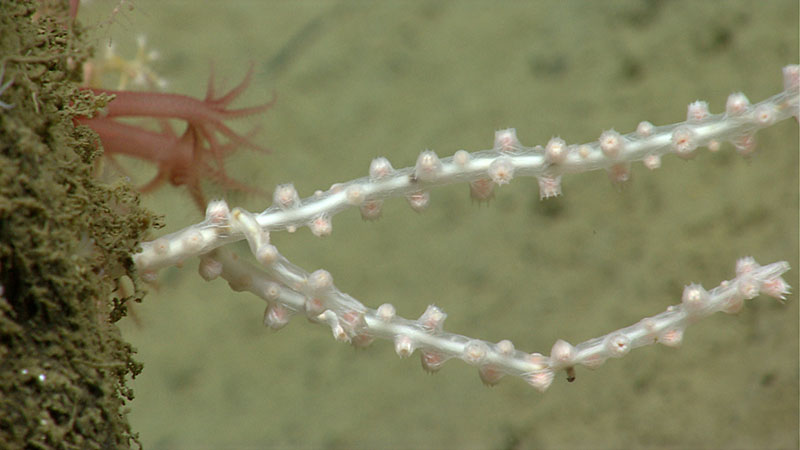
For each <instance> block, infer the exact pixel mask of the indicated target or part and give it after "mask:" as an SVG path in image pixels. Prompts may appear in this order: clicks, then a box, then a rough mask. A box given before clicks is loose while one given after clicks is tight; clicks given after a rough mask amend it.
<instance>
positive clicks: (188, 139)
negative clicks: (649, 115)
mask: <svg viewBox="0 0 800 450" xmlns="http://www.w3.org/2000/svg"><path fill="white" fill-rule="evenodd" d="M252 74H253V69H252V67H251V68H250V70H249V71H248V73H247V75H246V76H245V78H244V80H242V82H241V83H239V85H237V86H236V87H234V88H233V89H231V90H230V91H229V92H227V93H226V94H223V95H221V96H219V97H217V96H216V95H215V92H214V76H213V73H212V75H211V76H210V77H209V81H208V89H207V91H206V97H205V99H203V100H199V99H195V98H192V97H188V96H185V95H178V94H168V93H160V92H134V91H113V90H106V89H91V91H92V92H93V93H95V94H98V95H99V94H107V95H109V96H113V97H114V98H113V100H112V101H111V102H110V103H109V104H108V106H107V108H106V110H105V111H104V113H103V114H102V115H101V116H100V117H91V118H89V117H82V118H79V119H78V120H77V122H78V123H79V124H82V125H86V126H88V127H89V128H91V129H92V130H94V131H95V132H96V133H97V135H98V136H99V137H100V142H101V143H102V145H103V149H104V151H105V154H106V156H108V157H109V158H111V160H112V161H114V160H113V156H114V155H126V156H131V157H134V158H138V159H142V160H145V161H149V162H152V163H155V164H156V165H157V166H158V173H157V174H156V176H155V177H154V178H153V179H152V180H151V181H150V182H148V183H147V184H145V185H144V186H143V187H142V188H140V189H141V191H142V192H147V191H151V190H153V189H155V188H157V187H158V186H160V185H161V184H163V182H164V181H169V182H170V183H171V184H172V185H175V186H181V185H185V186H186V187H187V188H188V190H189V193H190V195H191V196H192V198H193V200H194V201H195V203H197V204H198V206H199V207H200V208H201V209H202V208H204V207H205V204H206V198H205V195H204V194H203V192H202V188H201V182H202V181H203V180H204V179H206V178H209V179H212V180H214V181H216V182H218V183H220V184H221V185H223V186H224V187H226V188H230V189H236V190H241V191H250V192H258V189H256V188H252V187H249V186H247V185H245V184H243V183H240V182H237V181H236V180H234V179H232V178H230V177H229V176H228V175H227V174H226V173H225V168H224V159H225V157H226V156H227V155H229V154H230V153H231V152H232V151H233V150H235V149H236V148H237V147H247V148H250V149H253V150H262V151H263V150H266V149H265V148H263V147H261V146H258V145H256V144H255V143H253V142H252V141H251V140H250V139H249V138H250V136H243V135H240V134H238V133H236V132H235V131H234V130H232V129H231V128H230V127H229V126H228V125H226V124H225V122H226V121H227V120H231V119H238V118H243V117H248V116H252V115H254V114H259V113H262V112H264V111H266V110H267V109H269V108H270V107H271V106H272V105H273V103H274V102H275V98H274V96H273V99H272V100H271V101H270V102H268V103H266V104H263V105H259V106H254V107H249V108H240V109H229V108H228V106H229V105H230V103H232V102H233V101H234V100H235V99H236V98H237V97H239V96H240V95H241V94H242V93H243V92H244V91H245V90H246V89H247V86H248V85H249V83H250V81H251V78H252ZM121 117H148V118H154V119H157V120H158V121H159V123H160V124H161V131H160V132H157V131H151V130H148V129H146V128H143V127H140V126H136V125H131V124H128V123H123V122H120V121H118V120H115V119H116V118H121ZM170 119H178V120H182V121H185V122H186V130H185V131H184V132H183V134H182V135H180V136H179V135H178V134H177V133H175V131H174V130H173V128H172V126H171V124H170V123H169V120H170ZM251 134H252V133H251Z"/></svg>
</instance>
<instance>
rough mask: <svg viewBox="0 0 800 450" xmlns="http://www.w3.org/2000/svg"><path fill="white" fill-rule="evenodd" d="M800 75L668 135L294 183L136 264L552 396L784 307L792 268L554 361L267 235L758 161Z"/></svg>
mask: <svg viewBox="0 0 800 450" xmlns="http://www.w3.org/2000/svg"><path fill="white" fill-rule="evenodd" d="M798 72H800V70H798V66H789V67H786V68H785V69H784V89H785V90H784V91H783V92H781V93H780V94H777V95H775V96H773V97H771V98H769V99H767V100H764V101H762V102H760V103H758V104H756V105H751V104H750V102H749V101H748V100H747V98H746V97H745V96H744V95H743V94H740V93H737V94H732V95H731V96H730V97H729V99H728V102H727V107H726V112H725V113H723V114H717V115H712V114H710V113H709V111H708V105H707V104H706V103H705V102H701V101H697V102H694V103H692V104H691V105H689V108H688V112H687V120H686V121H685V122H681V123H677V124H673V125H667V126H661V127H656V126H654V125H653V124H651V123H649V122H642V123H640V124H639V126H638V127H637V130H636V132H634V133H630V134H626V135H622V134H620V133H618V132H616V131H614V130H609V131H605V132H603V133H602V134H601V136H600V138H599V139H598V141H597V142H593V143H588V144H582V145H567V144H566V142H564V141H563V140H562V139H560V138H553V139H551V140H550V142H549V143H548V144H547V145H546V147H541V146H536V147H525V146H523V145H521V144H520V142H519V140H518V139H517V136H516V133H515V132H514V130H513V129H507V130H502V131H498V132H497V133H496V134H495V142H494V146H493V148H492V149H491V150H484V151H480V152H475V153H469V152H467V151H465V150H458V151H457V152H456V153H455V154H454V155H453V156H452V157H448V158H442V159H440V158H439V157H438V156H437V155H436V153H435V152H433V151H431V150H425V151H423V152H422V153H421V154H420V156H419V157H418V159H417V162H416V165H415V166H414V167H408V168H404V169H399V170H395V169H394V168H393V167H392V165H391V163H390V162H389V161H388V160H387V159H386V158H377V159H375V160H373V161H372V163H371V165H370V169H369V176H367V177H363V178H359V179H356V180H353V181H350V182H347V183H338V184H335V185H333V186H332V187H331V188H330V189H329V190H327V191H324V192H323V191H317V192H316V193H315V194H314V195H313V196H311V197H309V198H306V199H301V198H300V196H299V194H298V193H297V191H296V189H295V188H294V186H293V185H291V184H284V185H280V186H278V187H277V188H276V190H275V194H274V205H273V206H271V207H270V208H268V209H266V210H265V211H263V212H262V213H260V214H257V215H256V214H252V213H249V212H247V211H244V210H241V209H238V208H237V209H234V210H233V211H229V209H228V206H227V205H226V204H225V203H224V202H212V203H211V204H210V205H209V207H208V210H207V212H206V220H205V221H203V222H201V223H199V224H197V225H194V226H191V227H189V228H187V229H184V230H182V231H179V232H177V233H173V234H171V235H167V236H164V237H162V238H160V239H158V240H156V241H153V242H149V243H144V244H143V245H142V247H143V248H142V252H141V253H139V254H137V255H136V256H135V262H136V264H137V265H138V267H139V268H140V270H143V271H151V270H155V269H157V268H159V267H163V266H165V265H169V264H176V263H179V262H180V261H182V260H183V259H185V258H187V257H189V256H200V255H204V256H203V259H202V262H201V265H200V273H201V275H202V276H203V278H205V279H212V278H216V277H218V276H221V277H223V278H224V279H226V280H227V281H228V282H229V284H230V285H231V287H232V288H233V289H235V290H246V291H249V292H252V293H254V294H255V295H257V296H259V297H261V298H263V299H264V300H266V301H267V303H268V306H267V309H266V311H265V314H264V323H265V325H267V326H269V327H271V328H275V329H277V328H280V327H282V326H284V325H286V323H287V322H288V320H289V317H290V316H291V315H292V314H294V313H297V312H301V313H304V314H305V315H306V316H307V317H308V318H309V319H310V320H311V321H314V322H319V323H326V324H328V325H329V326H330V327H331V330H332V332H333V335H334V337H335V338H336V339H337V340H341V341H347V342H350V343H352V344H354V345H358V346H363V345H367V344H369V343H370V342H371V341H372V340H373V339H375V338H383V339H389V340H392V341H393V342H394V344H395V350H396V352H397V354H398V355H400V356H403V357H404V356H409V355H411V354H412V353H413V352H414V351H416V350H419V351H420V355H421V359H422V365H423V368H425V370H428V371H431V372H434V371H436V370H438V369H439V367H441V365H442V364H443V363H444V362H445V361H447V360H448V359H451V358H458V359H461V360H463V361H465V362H466V363H468V364H471V365H474V366H477V367H479V373H480V375H481V379H482V380H483V381H484V382H485V383H487V384H494V383H497V382H498V381H499V379H500V378H501V377H502V376H503V375H506V374H511V375H516V376H520V377H522V378H524V379H525V380H526V381H528V382H529V383H530V384H531V385H533V386H534V387H535V388H537V389H539V390H545V389H546V388H547V387H548V386H549V385H550V383H551V382H552V380H553V376H554V374H555V372H556V371H559V370H565V371H566V372H567V374H568V379H573V378H574V369H573V368H574V367H575V366H577V365H584V366H587V367H590V368H594V367H597V366H599V365H600V364H602V363H603V362H605V361H606V360H607V359H608V358H615V357H621V356H624V355H626V354H627V353H628V352H629V351H630V350H631V349H634V348H636V347H640V346H643V345H648V344H653V343H657V342H658V343H662V344H664V345H668V346H676V345H679V344H680V343H681V341H682V337H683V332H684V329H685V328H686V326H687V325H688V324H689V323H693V322H695V321H696V320H697V319H699V318H702V317H705V316H707V315H709V314H712V313H714V312H718V311H724V312H727V313H734V312H737V311H738V310H739V309H740V308H741V306H742V305H743V304H744V301H745V300H747V299H751V298H753V297H755V296H757V295H758V294H759V293H764V294H767V295H770V296H772V297H775V298H778V299H783V298H784V295H785V294H786V293H787V292H788V285H787V284H786V283H785V282H784V281H783V279H782V278H781V275H782V274H783V273H784V272H785V271H787V270H788V269H789V265H788V264H787V263H786V262H778V263H773V264H769V265H766V266H760V265H758V264H757V263H756V262H755V261H753V260H752V258H745V259H742V260H740V262H739V263H738V265H737V271H736V272H737V276H736V278H734V279H732V280H729V281H724V282H722V283H721V284H720V285H719V286H718V287H716V288H714V289H712V290H710V291H706V290H705V289H703V288H702V287H701V286H698V285H690V286H687V288H686V290H685V291H684V294H683V298H682V302H681V303H680V304H678V305H674V306H671V307H669V308H668V309H667V310H666V311H665V312H662V313H660V314H658V315H655V316H653V317H649V318H645V319H643V320H641V321H639V322H638V323H636V324H634V325H631V326H629V327H626V328H622V329H619V330H616V331H613V332H611V333H609V334H607V335H605V336H601V337H599V338H594V339H590V340H588V341H586V342H583V343H581V344H578V345H576V346H573V345H571V344H569V343H567V342H566V341H563V340H558V341H556V343H555V344H554V345H553V348H552V350H551V353H550V356H544V355H541V354H538V353H533V354H530V353H526V352H522V351H519V350H516V349H515V348H514V345H513V344H512V343H511V342H509V341H501V342H498V343H491V342H486V341H482V340H479V339H472V338H468V337H466V336H461V335H457V334H452V333H448V332H445V331H444V329H443V325H444V320H445V318H446V315H445V314H444V313H443V312H442V311H441V309H439V308H437V307H433V306H432V307H430V308H428V310H426V311H425V313H424V314H423V315H422V316H421V317H420V318H419V319H417V320H408V319H403V318H401V317H398V316H397V315H396V313H395V308H394V307H393V306H391V305H382V306H380V307H379V308H378V309H375V310H373V309H370V308H367V307H366V306H364V305H363V304H362V303H361V302H359V301H357V300H356V299H354V298H353V297H351V296H349V295H347V294H345V293H342V292H341V291H339V290H338V289H337V288H336V287H335V285H334V284H333V279H332V277H331V275H330V273H328V272H327V271H324V270H318V271H316V272H313V273H308V272H306V271H305V270H303V269H301V268H299V267H297V266H295V265H294V264H292V263H291V262H289V261H288V260H286V259H285V258H284V257H283V256H281V255H280V254H279V253H278V251H277V249H276V248H275V247H274V246H273V245H271V244H270V242H269V232H271V231H277V230H288V231H290V232H292V231H295V230H296V229H297V228H298V227H301V226H308V227H309V228H310V229H311V231H312V232H313V233H314V234H315V235H318V236H326V235H329V234H330V233H331V231H332V222H331V218H332V217H333V216H334V215H335V214H336V213H338V212H339V211H341V210H343V209H346V208H348V207H358V208H359V209H360V211H361V214H362V216H363V217H364V218H365V219H369V220H372V219H376V218H378V217H379V216H380V210H381V207H382V205H383V201H384V200H385V199H387V198H390V197H398V196H399V197H405V198H406V199H407V200H408V202H409V204H410V205H411V207H412V208H413V209H415V210H421V209H424V208H425V207H427V206H428V204H429V201H430V189H432V188H433V187H436V186H438V185H444V184H452V183H457V182H467V183H469V185H470V192H471V194H472V196H473V198H475V199H477V200H486V199H488V198H490V197H491V196H492V195H493V192H494V191H493V189H494V187H495V186H499V185H503V184H506V183H508V182H510V181H511V179H512V178H513V177H514V176H518V175H522V176H533V177H536V178H537V179H538V180H539V186H540V188H541V192H540V196H541V197H543V198H544V197H550V196H554V195H560V193H561V187H560V182H561V177H562V175H563V174H565V173H575V172H584V171H589V170H596V169H606V170H607V171H608V172H609V175H610V177H611V179H612V180H613V181H617V182H619V181H624V180H625V179H627V177H628V174H629V170H630V164H631V163H633V162H636V161H643V162H644V164H645V165H646V166H647V167H648V168H651V169H653V168H656V167H659V166H660V158H661V157H662V155H665V154H670V153H674V154H676V155H678V156H679V157H681V158H687V159H688V158H691V157H692V156H693V155H694V154H695V151H696V149H697V148H699V147H702V146H705V147H708V148H709V149H710V150H712V151H717V150H718V149H719V147H720V143H721V142H724V141H729V142H732V143H733V144H734V145H735V146H736V148H737V149H738V151H739V152H740V153H742V154H744V155H747V154H749V153H750V152H752V151H753V143H754V142H755V141H754V137H753V136H754V134H755V132H756V131H758V130H760V129H762V128H765V127H768V126H770V125H772V124H774V123H776V122H778V121H781V120H784V119H786V118H788V117H792V116H795V117H797V116H798V103H799V102H798V97H800V95H798ZM242 238H244V239H246V240H247V241H248V244H249V246H250V250H251V251H252V253H253V254H254V255H255V257H256V260H257V261H258V262H259V263H261V265H262V268H260V269H259V268H256V267H253V266H251V265H249V264H247V263H245V262H243V261H241V260H239V259H238V258H236V257H235V256H232V255H231V254H230V253H228V252H225V251H224V250H222V249H218V248H219V247H221V246H222V245H225V244H227V243H230V242H234V241H237V240H241V239H242ZM215 249H216V250H215Z"/></svg>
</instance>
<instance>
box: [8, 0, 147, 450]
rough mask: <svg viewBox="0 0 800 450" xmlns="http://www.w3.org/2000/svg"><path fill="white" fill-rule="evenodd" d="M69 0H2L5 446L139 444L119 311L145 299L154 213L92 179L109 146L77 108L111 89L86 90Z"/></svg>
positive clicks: (136, 368) (129, 357) (135, 367)
mask: <svg viewBox="0 0 800 450" xmlns="http://www.w3.org/2000/svg"><path fill="white" fill-rule="evenodd" d="M49 3H52V5H49ZM66 3H67V2H65V1H63V2H55V1H53V2H31V1H26V0H4V1H2V2H0V67H3V68H4V81H3V83H5V82H7V81H9V80H13V84H12V85H11V86H9V87H8V88H7V89H6V90H5V91H4V92H3V93H2V94H0V101H2V102H3V103H5V104H11V105H13V107H11V108H10V109H7V108H3V107H2V106H1V105H0V286H2V287H1V288H0V291H1V294H0V447H3V448H10V449H14V448H81V449H88V448H128V447H130V446H131V444H138V441H137V439H136V435H135V433H133V432H132V430H131V427H130V425H129V423H128V421H127V418H126V413H125V405H126V402H127V401H128V400H130V399H132V398H133V393H132V391H131V389H130V388H129V387H128V386H127V385H126V380H127V378H128V376H129V375H130V376H131V377H132V376H135V375H137V374H138V373H139V372H140V371H141V369H142V365H141V364H140V363H138V362H136V361H135V360H134V359H133V349H132V348H131V346H130V345H129V344H128V343H126V342H125V341H124V340H123V339H122V337H121V336H120V333H119V330H118V329H117V326H116V325H115V324H114V322H115V321H117V320H119V318H121V317H122V316H124V314H125V310H126V309H125V303H126V302H127V301H130V300H132V299H136V300H138V299H140V298H141V295H142V293H141V291H140V290H139V289H138V288H137V287H136V286H137V285H138V283H137V282H136V273H135V269H134V266H133V263H132V260H131V257H130V255H131V253H132V252H133V251H135V249H136V246H137V244H138V242H139V241H140V239H141V237H142V234H143V233H144V232H145V231H146V230H147V229H148V228H150V227H151V226H152V225H153V223H154V217H153V216H152V215H151V214H150V213H148V212H146V211H144V210H143V209H142V208H141V207H140V206H139V198H138V195H137V194H136V193H134V192H132V191H131V190H130V189H129V188H128V187H127V186H126V185H123V184H121V183H120V184H106V183H104V182H101V181H99V180H97V179H95V178H94V177H93V162H94V161H95V159H96V158H97V157H99V156H100V152H99V151H98V150H97V149H96V146H95V145H94V144H93V142H94V136H93V135H92V133H91V132H90V131H89V130H88V129H86V128H84V127H77V128H76V127H75V126H74V125H73V121H72V118H73V117H74V116H75V115H76V114H78V113H82V114H87V113H88V112H91V111H93V110H96V109H97V108H98V107H99V106H101V104H102V101H103V99H95V98H92V97H91V96H90V95H87V94H82V93H80V92H79V90H78V82H79V81H80V68H81V64H82V62H83V61H84V60H85V59H86V58H87V57H88V56H89V53H90V50H89V47H88V46H87V45H86V44H85V43H84V42H83V41H82V32H83V30H81V28H80V26H79V25H71V24H70V23H69V20H68V19H67V17H68V15H67V13H66V7H67V5H66ZM37 11H38V12H37ZM0 85H2V84H1V83H0ZM123 278H128V279H129V280H133V283H132V284H131V283H130V282H129V281H128V282H127V284H128V286H129V287H128V289H127V291H128V292H129V294H121V293H120V292H124V291H125V290H118V289H117V288H118V287H119V285H120V283H121V280H122V279H123ZM130 286H133V288H131V287H130Z"/></svg>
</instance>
